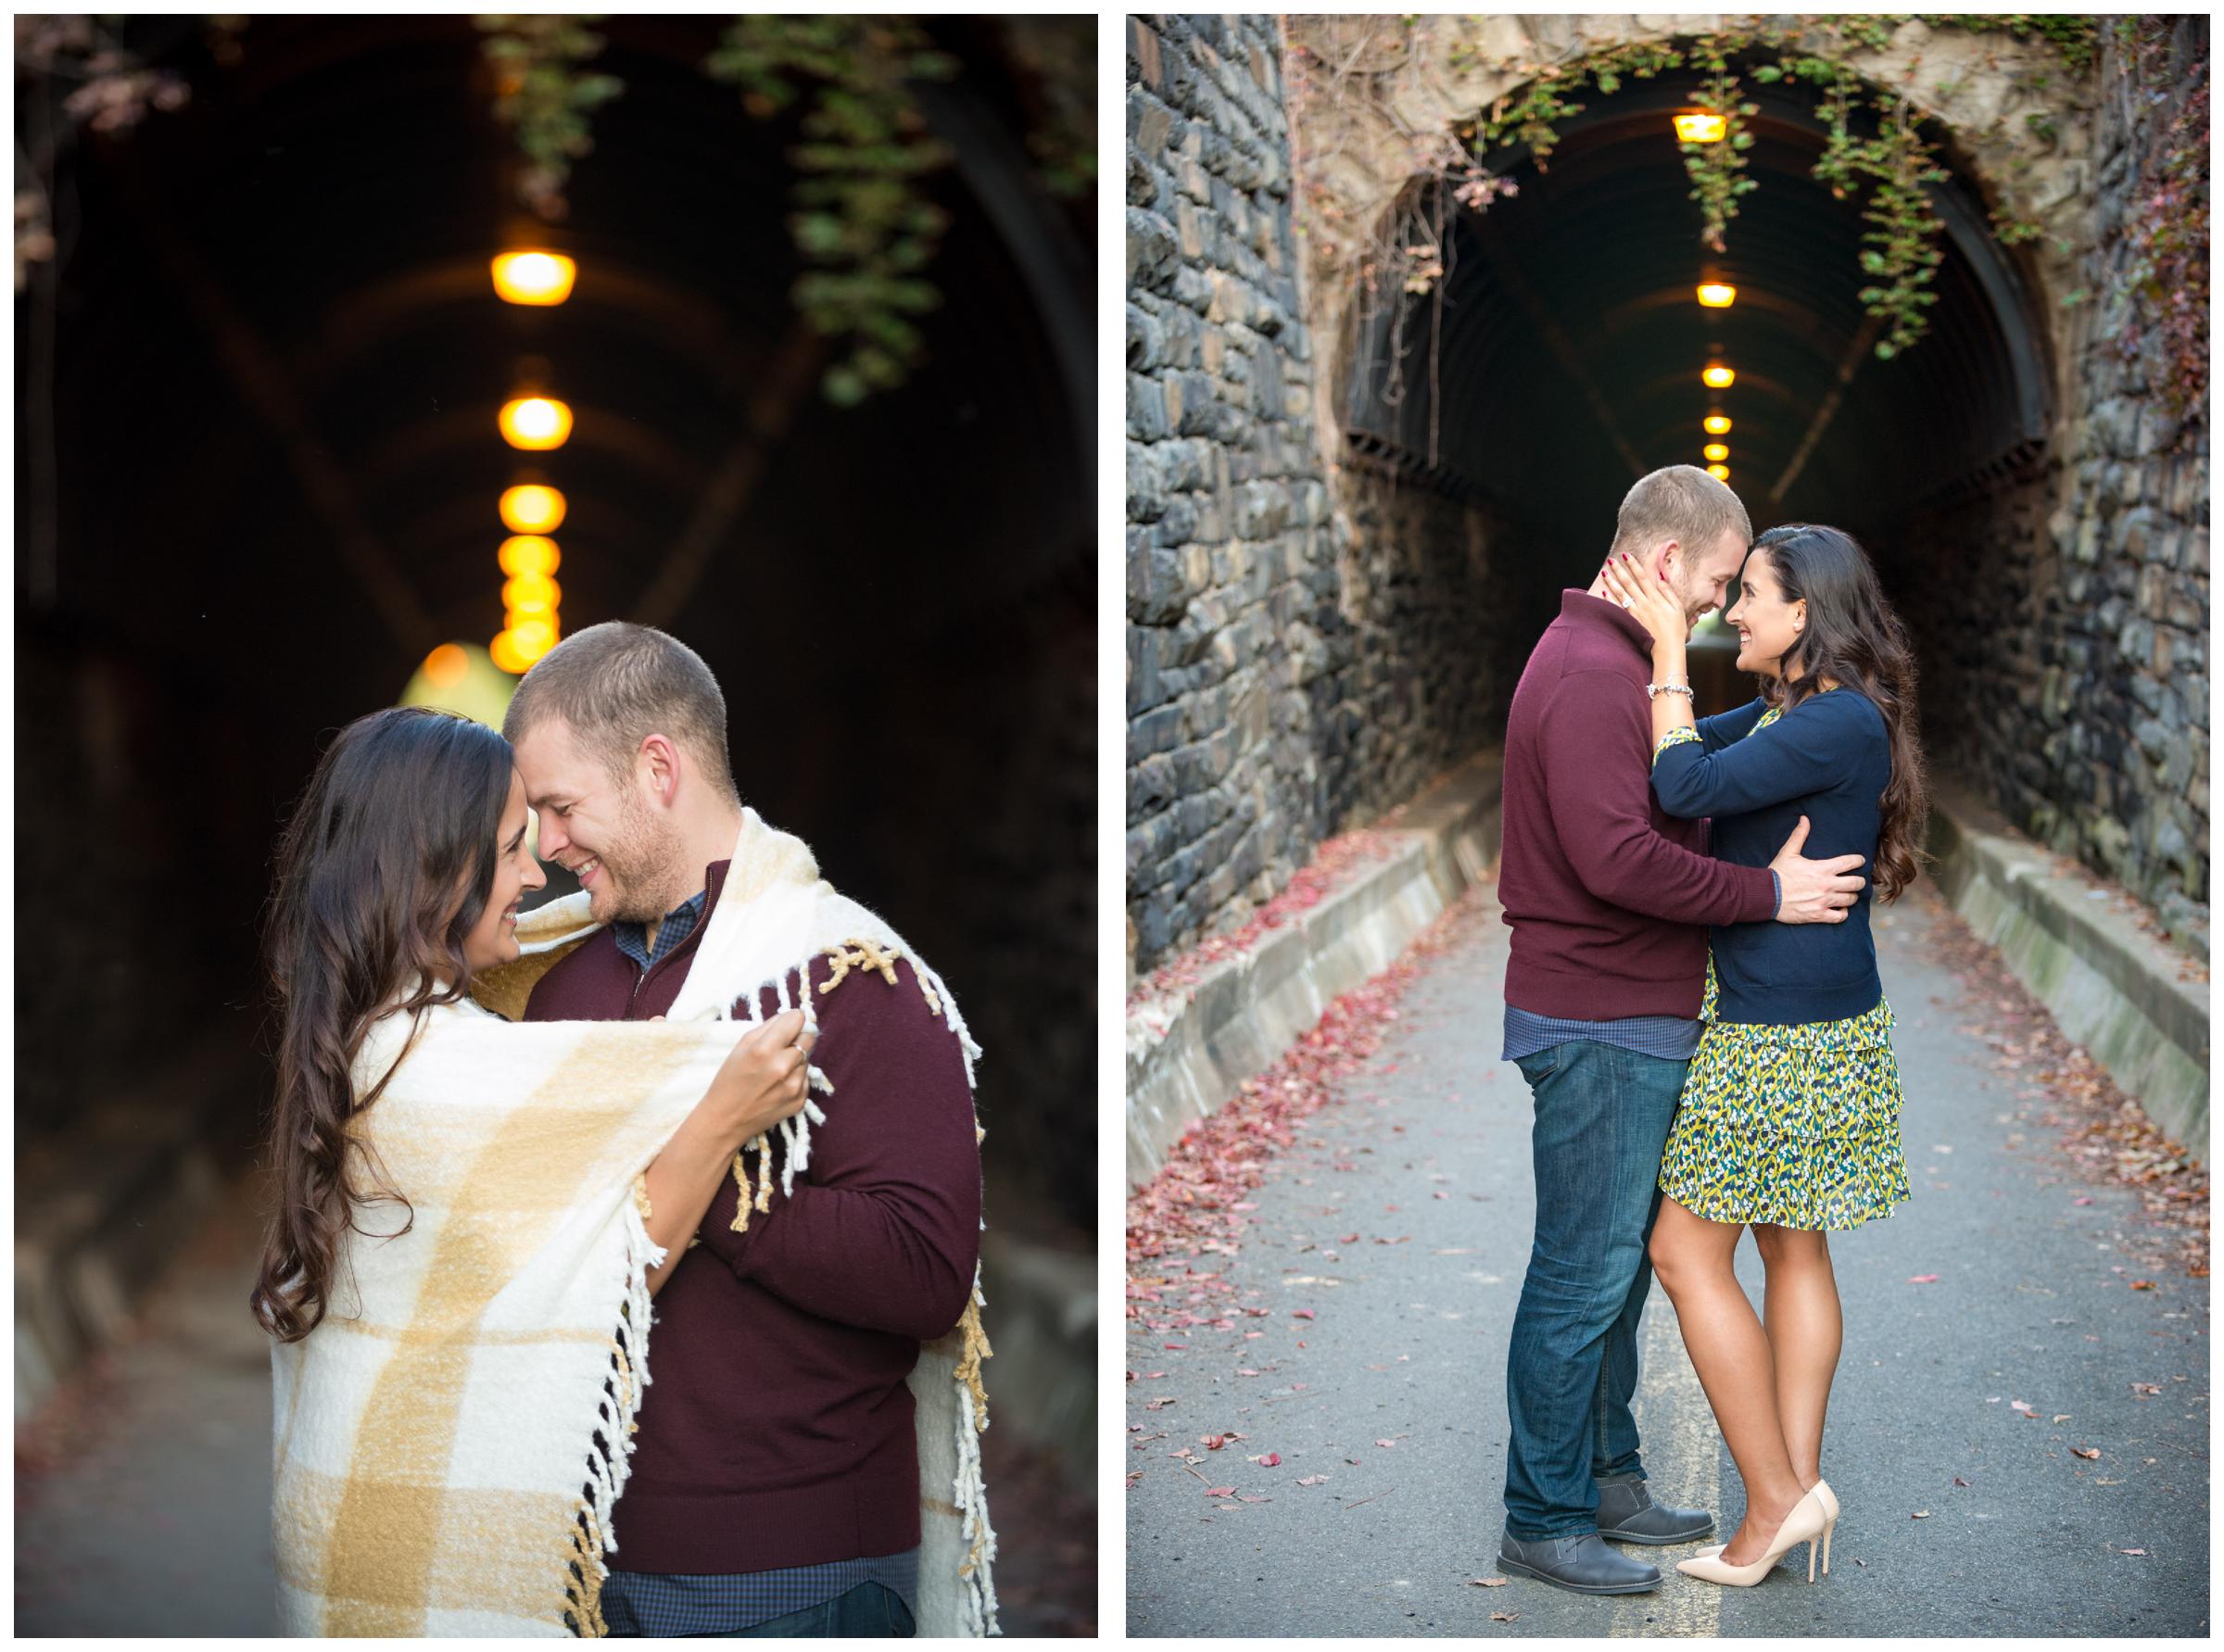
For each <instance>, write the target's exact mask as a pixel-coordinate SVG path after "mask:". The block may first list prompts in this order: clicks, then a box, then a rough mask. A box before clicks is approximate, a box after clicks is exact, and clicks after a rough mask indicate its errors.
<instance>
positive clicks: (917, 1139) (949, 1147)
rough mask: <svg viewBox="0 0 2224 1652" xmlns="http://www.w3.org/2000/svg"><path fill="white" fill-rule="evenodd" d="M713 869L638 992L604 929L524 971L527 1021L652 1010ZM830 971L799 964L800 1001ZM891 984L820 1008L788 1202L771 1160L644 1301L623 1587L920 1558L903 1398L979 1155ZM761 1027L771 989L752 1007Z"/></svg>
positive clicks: (681, 966) (944, 1300)
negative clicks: (671, 1577)
mask: <svg viewBox="0 0 2224 1652" xmlns="http://www.w3.org/2000/svg"><path fill="white" fill-rule="evenodd" d="M726 872H727V863H726V862H723V861H721V862H719V863H717V864H714V865H713V866H711V867H710V868H709V869H708V871H707V873H706V875H705V877H706V881H705V885H704V887H705V889H707V891H708V893H709V899H708V901H706V902H704V907H703V915H702V921H701V923H699V924H698V925H697V926H696V927H695V929H694V932H693V933H692V934H690V935H689V937H688V939H686V940H684V941H682V942H681V943H680V944H679V945H678V946H677V947H676V948H674V949H673V951H672V952H670V953H669V954H668V955H666V956H665V957H663V958H660V959H659V960H657V962H656V964H655V965H654V966H653V967H651V969H650V970H649V971H648V972H647V973H646V975H645V976H644V974H643V972H642V971H641V970H640V968H639V966H638V965H636V964H634V962H633V961H632V960H631V959H629V958H627V957H626V956H625V954H624V953H623V952H620V951H619V950H618V946H617V941H616V939H615V937H614V936H613V934H612V933H611V931H610V930H609V929H607V928H605V929H603V930H601V931H600V932H599V933H597V934H595V935H593V936H590V937H589V938H588V939H587V940H586V941H584V942H583V943H582V944H581V945H580V946H579V947H578V949H577V950H576V951H575V952H572V953H571V955H570V956H568V957H566V958H565V959H563V960H562V962H561V963H559V964H557V965H555V966H554V967H553V968H551V969H550V971H549V972H548V974H547V975H545V976H544V977H541V980H540V984H539V985H538V986H537V987H536V988H535V989H534V991H533V996H532V999H531V1001H530V1002H529V1003H527V1004H526V1006H525V1019H527V1020H528V1021H560V1020H588V1021H614V1020H635V1021H642V1020H647V1019H648V1018H649V1017H650V1016H651V1015H663V1014H664V1013H665V1012H666V1011H667V1010H668V1009H670V1008H671V1005H672V1001H673V1000H674V999H675V998H676V997H677V996H678V994H679V989H680V986H681V984H682V983H683V982H684V981H685V980H686V979H687V973H688V969H689V965H690V964H691V963H692V962H693V959H694V955H695V948H696V945H697V943H698V942H699V941H700V940H701V936H702V932H703V931H704V929H706V928H708V927H709V926H710V920H711V914H712V913H713V912H714V911H715V910H716V907H717V904H718V895H719V891H720V889H721V888H722V887H723V885H724V883H725V881H726ZM830 975H831V965H830V964H829V961H828V959H827V958H826V957H824V956H823V955H822V956H820V957H819V958H817V959H816V960H815V961H813V963H812V964H811V965H810V990H811V991H813V992H814V993H818V989H819V987H820V986H821V985H823V984H824V983H825V982H826V981H827V980H828V978H829V977H830ZM895 975H896V982H895V984H894V985H893V986H891V985H890V984H889V983H888V982H887V981H886V980H884V979H883V978H882V977H880V975H879V974H878V972H875V971H872V970H859V969H856V968H853V969H851V970H850V971H849V973H848V974H847V976H846V977H844V978H843V980H842V981H841V982H840V985H838V986H836V987H835V988H834V989H833V990H832V991H830V992H825V993H818V996H817V1000H816V1002H817V1005H818V1024H819V1037H818V1044H817V1048H816V1049H815V1052H814V1053H813V1057H812V1059H813V1061H814V1062H815V1065H816V1066H819V1067H820V1068H821V1069H822V1070H823V1071H824V1072H825V1073H826V1075H827V1078H828V1081H829V1082H830V1083H831V1084H832V1085H833V1086H834V1093H833V1094H832V1095H830V1096H826V1097H822V1098H819V1101H820V1105H821V1106H823V1107H824V1108H825V1110H826V1114H827V1122H826V1123H825V1124H824V1125H821V1126H816V1127H814V1129H812V1132H811V1162H810V1166H809V1167H808V1168H807V1169H806V1170H804V1171H803V1172H802V1173H801V1174H799V1175H798V1176H797V1177H796V1179H795V1188H794V1191H793V1192H791V1193H786V1194H783V1193H781V1192H777V1166H776V1168H775V1173H774V1174H775V1180H776V1191H775V1192H774V1194H773V1199H772V1209H771V1211H770V1212H769V1213H768V1214H765V1213H752V1215H751V1217H750V1219H749V1230H748V1231H747V1232H745V1233H736V1232H734V1231H733V1229H732V1222H733V1219H734V1212H735V1209H736V1197H737V1195H736V1189H735V1185H734V1180H733V1178H732V1177H730V1176H729V1177H727V1179H726V1183H725V1185H724V1187H723V1188H722V1189H721V1191H720V1192H719V1194H718V1197H717V1198H716V1199H715V1200H714V1201H713V1203H712V1204H711V1208H710V1212H709V1214H708V1215H707V1216H706V1217H704V1218H703V1222H702V1226H701V1230H700V1234H699V1236H700V1237H701V1241H702V1242H701V1245H700V1246H699V1247H696V1248H694V1249H691V1250H689V1252H688V1253H687V1254H686V1255H684V1256H683V1257H682V1258H681V1260H680V1263H679V1265H678V1267H676V1268H675V1269H674V1270H673V1272H672V1275H671V1277H670V1278H669V1279H668V1280H666V1281H665V1283H664V1288H663V1291H661V1292H660V1293H658V1295H657V1298H656V1306H655V1317H654V1318H653V1320H652V1321H651V1330H650V1336H649V1374H650V1381H649V1386H648V1388H647V1390H646V1392H645V1393H644V1395H643V1397H642V1401H641V1409H640V1418H639V1422H640V1429H639V1432H638V1434H637V1435H636V1436H635V1438H634V1454H633V1468H632V1478H631V1479H630V1480H629V1481H628V1482H626V1486H625V1494H624V1495H623V1496H622V1497H620V1498H619V1499H618V1504H617V1507H616V1508H615V1509H614V1510H613V1520H612V1526H613V1531H614V1533H615V1535H616V1537H617V1541H618V1544H619V1547H618V1548H617V1550H616V1551H615V1552H613V1555H612V1557H611V1559H612V1564H613V1565H614V1566H616V1567H618V1568H620V1569H622V1570H626V1571H653V1572H686V1573H732V1572H744V1571H763V1570H768V1569H770V1568H773V1567H786V1566H814V1565H817V1564H819V1563H821V1562H824V1561H828V1560H853V1559H857V1558H859V1557H864V1556H867V1555H893V1554H900V1553H902V1552H903V1550H905V1549H908V1548H912V1547H915V1546H916V1545H917V1543H918V1541H919V1477H918V1451H917V1446H916V1444H915V1442H914V1438H913V1424H912V1400H911V1392H910V1390H909V1389H907V1388H906V1387H905V1386H904V1382H903V1380H904V1378H905V1377H906V1376H907V1375H908V1374H909V1373H910V1370H911V1368H912V1365H913V1363H914V1362H915V1361H916V1359H917V1357H918V1352H919V1347H918V1345H919V1343H921V1342H924V1341H930V1340H932V1339H933V1338H935V1337H939V1336H941V1334H942V1333H943V1332H945V1331H947V1330H950V1328H951V1327H952V1326H954V1325H955V1324H956V1323H957V1319H958V1316H959V1315H960V1314H961V1313H962V1312H964V1310H965V1305H966V1297H967V1293H968V1292H969V1291H971V1290H972V1288H973V1265H974V1261H975V1258H976V1257H977V1256H978V1255H979V1242H980V1154H979V1147H978V1145H977V1144H976V1141H975V1138H974V1129H973V1100H972V1092H971V1090H970V1088H969V1087H968V1086H967V1082H966V1070H965V1060H964V1057H963V1055H962V1054H961V1053H959V1050H958V1044H957V1040H956V1038H955V1037H954V1035H953V1034H952V1032H951V1031H950V1029H949V1028H948V1027H947V1026H946V1025H945V1024H944V1023H943V1021H942V1019H941V1016H939V1015H934V1014H933V1013H932V1012H930V1011H929V1009H928V1007H927V1001H926V999H925V997H924V995H923V994H922V993H921V991H920V990H919V984H918V980H917V978H916V976H915V975H914V973H913V970H912V966H911V965H910V964H909V963H908V962H902V963H898V964H897V965H895ZM789 985H790V989H791V990H792V988H793V987H794V985H795V977H794V974H793V972H790V976H789ZM778 1010H779V1005H778V1003H777V1002H775V995H774V994H773V993H772V992H770V991H767V992H766V993H764V1000H763V1002H762V1003H760V1004H759V1005H758V1013H759V1014H760V1015H774V1014H777V1013H778ZM751 1164H752V1170H753V1168H754V1161H753V1160H752V1161H751Z"/></svg>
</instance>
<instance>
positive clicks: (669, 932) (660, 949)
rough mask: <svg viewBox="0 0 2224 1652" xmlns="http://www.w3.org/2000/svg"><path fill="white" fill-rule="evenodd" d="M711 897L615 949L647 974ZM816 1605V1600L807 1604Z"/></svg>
mask: <svg viewBox="0 0 2224 1652" xmlns="http://www.w3.org/2000/svg"><path fill="white" fill-rule="evenodd" d="M709 896H710V891H709V890H708V889H704V890H703V891H702V892H701V894H698V895H697V896H696V897H695V899H694V900H692V901H686V902H681V903H680V904H679V906H677V907H676V908H675V909H674V910H673V911H671V912H668V913H666V914H664V916H663V922H661V923H659V924H658V925H657V927H656V948H655V950H654V951H653V952H651V950H650V947H649V926H648V925H646V924H636V923H633V922H630V921H627V920H621V921H619V922H617V923H614V924H613V925H611V927H610V932H611V934H612V935H613V937H615V938H616V939H617V943H618V951H620V952H624V953H625V955H626V956H627V957H628V958H631V959H632V960H633V961H634V962H635V963H636V964H638V965H640V966H641V969H642V972H643V973H644V974H646V973H647V972H648V971H649V970H651V969H652V968H654V967H655V965H656V962H657V960H658V959H660V958H662V957H663V956H665V955H666V954H667V953H669V952H671V951H672V949H673V948H674V947H676V946H677V945H678V944H679V943H680V942H681V941H683V940H685V939H687V938H688V937H689V936H690V935H692V934H694V933H695V926H696V925H698V924H700V923H701V922H702V906H703V902H704V901H706V900H707V899H708V898H709ZM809 1604H811V1605H816V1604H817V1603H816V1602H815V1601H814V1602H811V1603H809Z"/></svg>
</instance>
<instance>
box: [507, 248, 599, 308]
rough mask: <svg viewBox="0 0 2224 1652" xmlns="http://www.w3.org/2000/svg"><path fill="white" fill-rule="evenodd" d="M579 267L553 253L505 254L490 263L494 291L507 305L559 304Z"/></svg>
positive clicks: (570, 288) (568, 292) (569, 294)
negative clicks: (492, 271)
mask: <svg viewBox="0 0 2224 1652" xmlns="http://www.w3.org/2000/svg"><path fill="white" fill-rule="evenodd" d="M578 273H579V266H578V265H576V264H575V263H574V262H572V260H571V259H567V258H565V257H564V256H563V255H562V253H557V252H539V251H527V252H505V253H502V254H501V255H499V257H498V258H496V259H495V260H494V290H495V292H496V294H497V295H498V296H500V297H501V298H502V299H503V300H505V301H506V302H508V303H511V304H537V305H549V304H562V302H563V301H564V300H565V299H566V298H569V297H570V296H572V282H573V280H574V278H575V277H576V276H577V275H578Z"/></svg>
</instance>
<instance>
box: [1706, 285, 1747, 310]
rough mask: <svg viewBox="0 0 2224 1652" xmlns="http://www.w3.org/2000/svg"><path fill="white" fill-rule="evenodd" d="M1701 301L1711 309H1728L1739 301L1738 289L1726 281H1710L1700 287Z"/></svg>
mask: <svg viewBox="0 0 2224 1652" xmlns="http://www.w3.org/2000/svg"><path fill="white" fill-rule="evenodd" d="M1699 301H1700V303H1701V304H1703V305H1705V306H1706V307H1707V308H1708V309H1729V307H1730V306H1731V305H1733V304H1735V303H1737V302H1738V289H1737V288H1736V287H1734V286H1731V285H1729V284H1727V283H1725V282H1719V281H1710V282H1707V283H1705V284H1702V285H1701V286H1700V289H1699Z"/></svg>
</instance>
